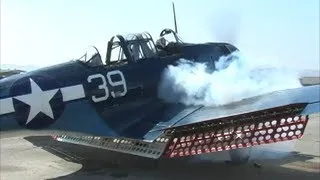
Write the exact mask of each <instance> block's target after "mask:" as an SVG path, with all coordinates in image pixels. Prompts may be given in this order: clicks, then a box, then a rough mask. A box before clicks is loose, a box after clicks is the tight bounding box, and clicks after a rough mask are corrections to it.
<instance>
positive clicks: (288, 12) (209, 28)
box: [1, 0, 320, 69]
mask: <svg viewBox="0 0 320 180" xmlns="http://www.w3.org/2000/svg"><path fill="white" fill-rule="evenodd" d="M174 2H175V6H176V13H177V20H178V31H179V35H180V36H181V38H182V39H183V40H184V41H188V42H208V41H228V42H232V43H234V44H236V45H237V46H238V47H239V49H240V50H242V51H243V52H244V53H245V54H246V55H247V56H248V57H249V58H252V59H253V60H254V59H264V60H266V61H270V62H271V61H272V62H277V63H280V64H288V65H289V66H290V67H293V68H297V67H301V68H312V69H319V66H320V65H319V16H320V15H319V6H320V5H319V0H306V1H301V0H281V1H279V0H238V1H236V0H232V1H231V0H230V1H225V0H224V1H223V0H193V1H191V0H174ZM172 17H173V16H172V7H171V0H170V1H169V0H135V1H132V0H126V1H121V0H116V1H110V0H109V1H107V0H1V64H16V65H36V66H39V67H41V66H48V65H52V64H55V63H60V62H65V61H68V60H71V59H72V58H78V57H80V56H81V55H83V54H84V53H85V50H86V49H87V47H89V46H90V45H96V46H97V47H98V48H99V50H100V53H101V54H102V57H105V51H106V48H107V41H108V40H109V39H110V38H111V37H112V36H113V35H116V34H123V33H134V32H143V31H149V32H150V33H151V34H152V36H153V38H154V39H156V38H158V35H159V33H160V31H161V30H162V29H163V28H165V27H169V28H173V20H172Z"/></svg>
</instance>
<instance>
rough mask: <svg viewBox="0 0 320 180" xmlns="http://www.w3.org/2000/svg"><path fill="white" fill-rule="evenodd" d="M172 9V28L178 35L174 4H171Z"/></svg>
mask: <svg viewBox="0 0 320 180" xmlns="http://www.w3.org/2000/svg"><path fill="white" fill-rule="evenodd" d="M172 9H173V18H174V28H175V31H176V33H178V28H177V19H176V10H175V8H174V3H173V2H172Z"/></svg>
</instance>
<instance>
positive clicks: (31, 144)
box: [0, 114, 320, 180]
mask: <svg viewBox="0 0 320 180" xmlns="http://www.w3.org/2000/svg"><path fill="white" fill-rule="evenodd" d="M319 120H320V115H319V114H317V115H313V116H312V118H311V119H310V121H309V124H308V126H307V129H306V132H305V135H304V137H303V138H302V139H300V140H296V141H291V142H287V143H281V144H278V145H269V146H263V147H259V148H257V149H254V152H253V155H252V159H251V161H250V162H249V163H248V164H242V165H234V164H230V163H226V162H225V161H224V160H227V159H228V158H229V156H228V154H227V153H226V152H219V153H215V154H209V155H203V156H200V157H192V158H184V159H164V160H159V161H156V160H150V159H145V158H141V157H136V156H129V155H123V154H120V153H115V152H109V151H105V150H99V149H95V148H89V147H83V146H78V145H72V144H65V143H60V142H56V141H52V140H51V139H50V138H49V137H48V136H46V134H47V132H38V133H37V134H35V133H34V132H28V131H20V132H10V133H5V134H1V139H0V141H1V159H0V161H1V169H0V172H1V178H0V179H1V180H7V179H24V180H27V179H32V180H33V179H80V180H81V179H128V180H129V179H210V180H212V179H223V180H226V179H246V180H250V179H255V180H256V179H259V180H263V179H267V180H270V179H273V180H274V179H281V180H286V179H290V180H295V179H300V180H301V179H303V180H309V179H319V177H320V158H319V156H320V152H319V151H320V150H319V148H320V144H319V143H320V142H319V140H320V134H319V128H320V126H319ZM255 162H257V163H258V164H260V165H261V166H258V165H257V164H255Z"/></svg>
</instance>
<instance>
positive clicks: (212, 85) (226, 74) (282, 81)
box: [158, 51, 301, 106]
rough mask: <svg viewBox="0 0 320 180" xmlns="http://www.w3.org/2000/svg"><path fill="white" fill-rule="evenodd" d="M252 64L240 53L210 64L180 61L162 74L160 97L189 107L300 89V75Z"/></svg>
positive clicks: (256, 62)
mask: <svg viewBox="0 0 320 180" xmlns="http://www.w3.org/2000/svg"><path fill="white" fill-rule="evenodd" d="M260 62H261V61H250V60H249V59H247V58H245V57H244V56H243V55H242V54H240V52H238V51H236V52H234V53H232V54H230V55H228V56H222V57H220V58H219V60H218V61H215V62H214V65H215V70H214V71H213V67H210V66H209V65H208V64H207V63H200V62H194V61H192V60H187V59H180V60H179V61H178V63H177V65H169V66H168V67H167V68H166V69H165V70H164V72H163V74H162V80H161V82H160V85H159V91H158V92H159V94H158V95H159V97H160V98H162V99H163V100H165V101H166V102H171V103H177V102H179V103H183V104H185V105H204V106H212V105H224V104H228V103H231V102H236V101H240V100H242V99H245V98H250V97H253V96H257V95H261V94H264V93H268V92H272V91H277V90H283V89H290V88H297V87H300V86H301V84H300V82H299V79H298V74H297V73H295V72H293V71H291V70H288V69H284V68H282V67H277V66H272V65H270V64H261V63H260Z"/></svg>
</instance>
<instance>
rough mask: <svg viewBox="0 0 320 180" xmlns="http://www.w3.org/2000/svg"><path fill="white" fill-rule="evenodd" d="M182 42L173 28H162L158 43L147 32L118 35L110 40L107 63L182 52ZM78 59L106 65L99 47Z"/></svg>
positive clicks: (118, 63) (90, 64)
mask: <svg viewBox="0 0 320 180" xmlns="http://www.w3.org/2000/svg"><path fill="white" fill-rule="evenodd" d="M182 44H183V42H182V41H181V39H180V38H179V37H178V36H177V34H176V33H175V32H174V31H173V30H171V29H164V30H162V31H161V33H160V38H159V39H158V40H157V42H156V44H155V43H154V41H153V39H152V37H151V35H150V34H149V33H147V32H144V33H139V34H129V35H126V36H122V35H116V36H113V37H112V38H111V39H110V41H109V42H108V48H107V54H106V59H105V65H107V66H109V65H122V64H127V63H136V62H139V61H141V60H143V59H150V58H153V57H159V56H167V55H172V54H177V53H180V52H181V45H182ZM78 60H80V61H82V62H85V63H86V64H87V65H89V66H91V67H95V66H101V65H104V64H103V61H102V59H101V56H100V53H99V51H98V49H97V48H96V47H94V46H93V48H91V49H89V50H88V51H87V52H86V53H85V54H84V55H83V56H82V57H81V58H79V59H78Z"/></svg>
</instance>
